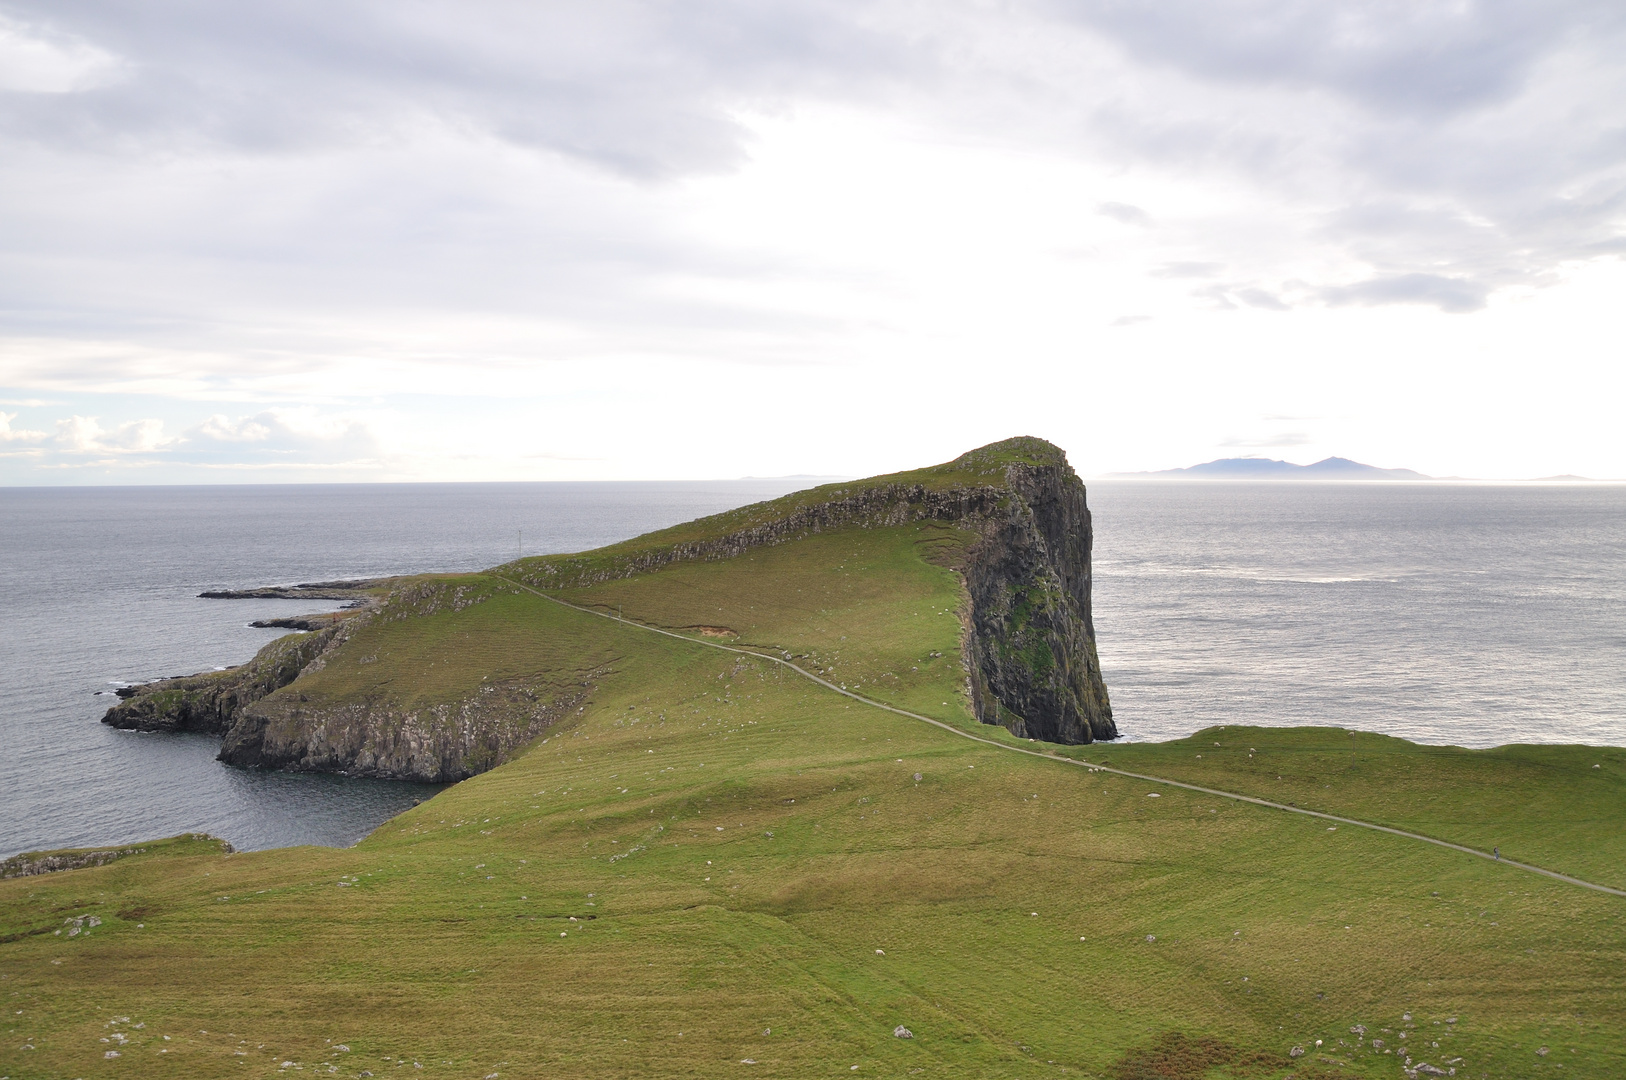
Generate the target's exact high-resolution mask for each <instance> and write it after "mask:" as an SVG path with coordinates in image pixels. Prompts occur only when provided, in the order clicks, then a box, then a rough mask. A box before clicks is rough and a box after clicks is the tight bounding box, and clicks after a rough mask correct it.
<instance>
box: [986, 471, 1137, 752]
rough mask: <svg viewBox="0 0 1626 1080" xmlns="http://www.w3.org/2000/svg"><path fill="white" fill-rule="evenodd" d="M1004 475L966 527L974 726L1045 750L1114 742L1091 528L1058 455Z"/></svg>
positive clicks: (1077, 487) (1080, 490)
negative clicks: (972, 530)
mask: <svg viewBox="0 0 1626 1080" xmlns="http://www.w3.org/2000/svg"><path fill="white" fill-rule="evenodd" d="M1056 455H1057V457H1058V458H1059V459H1060V460H1058V461H1056V462H1055V463H1053V464H1048V465H1040V466H1030V465H1013V466H1011V467H1009V468H1008V469H1007V470H1006V476H1007V483H1008V484H1009V490H1010V493H1011V494H1010V496H1009V497H1007V498H1006V499H1004V500H1002V501H1001V503H1000V505H999V507H998V509H997V510H996V511H995V512H994V513H991V514H988V515H986V516H984V517H983V518H982V519H981V520H980V521H978V522H976V523H975V524H976V525H977V526H978V531H979V532H980V533H981V537H982V538H981V540H980V541H979V542H978V543H976V544H974V545H973V546H972V547H971V549H970V551H969V552H967V559H966V568H965V583H966V590H967V591H968V592H969V593H970V596H971V626H970V628H969V630H970V632H969V633H968V634H967V635H966V642H965V650H966V654H967V657H966V660H967V662H966V669H967V671H968V672H969V673H970V683H971V685H970V693H971V700H972V704H973V707H974V708H975V710H976V714H977V718H978V719H979V720H981V721H983V722H984V723H997V724H1002V725H1004V726H1005V727H1007V728H1009V729H1010V730H1011V731H1012V732H1013V733H1014V734H1017V735H1020V736H1023V737H1026V738H1031V739H1043V740H1045V741H1046V742H1059V743H1087V742H1094V741H1095V740H1097V739H1111V738H1114V737H1115V736H1116V735H1117V733H1118V731H1117V728H1116V726H1115V725H1114V724H1113V722H1112V706H1111V703H1110V702H1109V700H1108V698H1107V688H1106V683H1105V682H1104V681H1103V680H1102V677H1101V663H1100V660H1099V658H1098V657H1097V655H1096V648H1095V623H1094V619H1093V617H1092V615H1091V609H1090V583H1091V575H1090V547H1091V543H1092V539H1093V536H1092V528H1091V522H1090V511H1089V507H1088V505H1087V504H1086V503H1085V492H1084V484H1083V483H1082V482H1081V481H1080V480H1079V478H1078V476H1077V474H1076V473H1074V472H1073V470H1072V468H1071V467H1070V466H1068V465H1067V462H1066V459H1065V457H1062V456H1061V452H1060V451H1059V450H1058V451H1056Z"/></svg>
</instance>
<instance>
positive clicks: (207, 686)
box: [102, 623, 348, 735]
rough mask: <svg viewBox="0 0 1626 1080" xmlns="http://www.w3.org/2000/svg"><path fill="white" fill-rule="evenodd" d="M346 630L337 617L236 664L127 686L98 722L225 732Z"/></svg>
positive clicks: (145, 728)
mask: <svg viewBox="0 0 1626 1080" xmlns="http://www.w3.org/2000/svg"><path fill="white" fill-rule="evenodd" d="M347 630H348V627H347V626H345V624H343V623H341V624H339V625H338V626H334V627H332V628H330V629H327V630H323V631H320V632H318V633H314V634H290V635H288V636H287V637H281V638H278V639H277V640H275V641H273V642H271V644H269V645H267V646H266V647H265V648H263V649H261V650H260V651H259V652H258V653H257V654H255V656H254V659H253V660H250V661H249V662H248V663H246V664H244V665H243V666H241V667H235V668H229V669H227V670H225V671H209V672H205V673H203V674H201V675H189V676H185V677H183V678H179V679H161V680H159V681H158V682H153V683H147V684H145V685H143V686H137V687H132V688H131V689H130V691H128V693H129V695H130V696H129V699H128V700H126V701H122V702H120V703H119V704H117V705H115V706H113V707H112V708H111V709H109V710H107V715H106V716H104V717H102V723H104V724H107V725H109V726H111V727H116V728H123V729H124V730H126V731H197V732H202V733H204V734H206V735H225V734H226V732H227V731H229V730H230V729H231V726H232V724H234V723H235V722H236V721H237V718H238V716H239V715H240V714H241V712H242V710H243V709H244V708H245V707H247V706H249V705H251V704H253V703H254V702H256V701H259V700H260V699H261V698H263V697H265V696H267V695H268V694H271V693H272V692H274V691H276V690H279V689H281V688H282V687H284V686H287V685H288V684H289V683H291V682H293V681H294V680H295V679H297V678H299V676H300V674H301V673H302V672H304V671H305V669H306V668H308V667H309V666H310V665H311V663H312V662H313V661H315V660H316V658H317V657H319V656H321V655H322V654H323V653H324V652H326V651H327V650H328V649H329V648H331V647H332V646H334V645H335V644H338V643H339V642H341V641H343V640H344V636H346V631H347ZM122 693H123V692H121V696H122Z"/></svg>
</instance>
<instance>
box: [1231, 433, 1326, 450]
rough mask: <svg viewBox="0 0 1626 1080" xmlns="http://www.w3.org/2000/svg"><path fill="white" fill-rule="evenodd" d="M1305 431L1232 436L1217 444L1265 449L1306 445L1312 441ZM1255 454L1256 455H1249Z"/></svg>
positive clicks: (1236, 447)
mask: <svg viewBox="0 0 1626 1080" xmlns="http://www.w3.org/2000/svg"><path fill="white" fill-rule="evenodd" d="M1314 441H1315V440H1314V439H1312V438H1311V437H1310V436H1309V435H1308V434H1307V433H1305V432H1302V431H1288V432H1283V433H1281V434H1279V435H1262V436H1251V437H1241V436H1233V437H1232V438H1229V439H1226V440H1225V441H1223V442H1221V443H1220V444H1219V445H1221V446H1223V447H1226V448H1227V449H1232V448H1235V449H1266V448H1271V447H1278V446H1307V445H1309V444H1310V443H1312V442H1314ZM1249 456H1256V455H1249Z"/></svg>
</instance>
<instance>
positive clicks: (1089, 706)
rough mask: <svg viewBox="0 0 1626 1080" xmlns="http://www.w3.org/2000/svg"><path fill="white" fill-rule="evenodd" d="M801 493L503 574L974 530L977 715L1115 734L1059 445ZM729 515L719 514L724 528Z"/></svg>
mask: <svg viewBox="0 0 1626 1080" xmlns="http://www.w3.org/2000/svg"><path fill="white" fill-rule="evenodd" d="M808 495H809V496H813V495H816V496H818V497H817V498H804V499H802V500H801V502H800V505H793V506H791V507H788V508H787V509H785V510H784V512H782V513H776V514H773V515H771V516H767V517H766V518H765V519H763V520H757V521H752V522H750V523H748V524H744V525H743V526H742V527H739V528H733V529H727V528H724V529H722V530H719V532H720V535H713V536H703V537H698V538H695V539H679V540H677V541H676V542H674V543H670V544H661V545H657V546H644V547H641V548H638V547H634V548H633V549H632V550H618V549H617V548H611V549H607V552H608V553H605V554H601V553H588V554H586V555H582V556H563V557H554V558H548V559H533V560H524V561H522V562H519V563H514V564H510V565H509V566H507V567H504V568H503V572H504V573H506V574H509V575H510V576H513V577H515V578H516V579H518V580H522V581H525V582H526V583H527V584H529V585H531V586H533V587H535V588H538V589H558V588H578V587H581V586H586V585H592V584H596V583H598V582H601V581H607V580H610V579H612V578H618V577H631V576H633V575H635V574H642V573H647V572H649V571H652V570H658V569H660V568H661V567H663V566H669V565H671V564H673V563H677V562H683V561H687V560H691V559H728V558H732V557H734V556H736V555H739V554H741V553H742V552H744V551H747V550H749V549H751V548H754V547H760V546H765V545H771V544H780V543H785V542H787V541H791V540H795V539H798V538H799V537H804V536H808V535H811V534H814V533H820V532H827V531H830V530H833V529H845V528H854V527H857V528H878V527H882V526H888V525H902V524H905V523H907V522H910V521H918V520H921V519H933V520H937V521H945V522H951V523H954V524H957V525H960V526H963V527H965V528H967V529H970V530H971V531H973V532H975V533H976V534H977V536H978V540H977V542H976V543H974V544H972V545H971V547H970V548H969V549H968V550H967V552H966V557H965V564H964V567H963V570H964V573H965V584H966V590H967V592H968V593H969V594H970V599H971V619H970V625H969V626H968V627H967V633H966V637H965V641H964V649H965V653H966V657H965V659H966V670H967V671H968V672H970V685H969V686H968V687H967V691H968V693H969V695H970V697H971V701H972V705H973V708H974V709H975V711H976V715H977V719H979V720H981V721H982V722H983V723H986V724H1001V725H1003V726H1005V727H1007V728H1009V729H1010V730H1011V731H1012V732H1013V733H1015V734H1017V735H1021V736H1023V737H1025V738H1032V739H1043V740H1045V741H1046V742H1058V743H1088V742H1094V741H1095V740H1097V739H1111V738H1115V737H1117V734H1118V730H1117V727H1116V726H1115V725H1114V724H1113V722H1112V706H1111V703H1110V701H1109V700H1108V697H1107V688H1106V683H1105V682H1104V681H1103V680H1102V677H1101V664H1100V660H1099V659H1098V658H1097V655H1096V648H1095V622H1094V619H1093V617H1092V613H1091V609H1090V584H1091V576H1090V549H1091V546H1092V544H1093V540H1094V534H1093V531H1092V525H1091V521H1090V510H1089V506H1088V505H1087V503H1086V501H1085V490H1084V483H1083V481H1081V480H1080V479H1079V478H1078V474H1077V473H1075V472H1074V471H1073V469H1072V466H1070V465H1069V464H1068V463H1067V455H1066V454H1065V453H1063V452H1062V451H1061V449H1060V448H1058V447H1056V446H1053V445H1052V444H1050V443H1048V442H1045V441H1044V440H1043V439H1035V438H1025V437H1024V438H1016V439H1007V440H1005V441H1004V442H999V443H993V444H991V445H989V446H985V447H982V448H980V449H978V450H973V451H971V452H970V453H967V454H964V455H962V456H961V457H959V458H956V459H955V460H954V461H951V462H948V463H947V464H945V465H940V466H937V467H936V468H933V469H924V470H920V471H919V472H917V473H909V474H902V476H900V477H899V478H897V479H893V478H889V477H878V478H876V479H874V480H869V481H860V482H857V483H854V484H851V485H839V484H837V485H828V486H827V487H824V488H819V489H815V491H814V492H811V493H808ZM780 502H781V503H782V502H784V500H781V501H780ZM779 505H780V503H770V504H767V506H768V507H776V506H779ZM748 509H749V508H748ZM732 516H733V515H727V514H725V515H718V517H717V518H716V519H713V520H715V521H717V522H718V523H719V524H726V523H728V519H729V518H730V517H732ZM660 535H661V534H656V536H660ZM651 539H653V537H652V538H651ZM627 547H628V545H618V548H621V549H625V548H627Z"/></svg>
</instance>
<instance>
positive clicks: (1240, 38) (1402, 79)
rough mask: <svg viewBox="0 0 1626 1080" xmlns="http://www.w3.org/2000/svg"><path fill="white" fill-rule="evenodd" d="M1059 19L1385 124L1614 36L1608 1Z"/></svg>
mask: <svg viewBox="0 0 1626 1080" xmlns="http://www.w3.org/2000/svg"><path fill="white" fill-rule="evenodd" d="M1047 7H1048V10H1050V11H1052V12H1054V13H1055V14H1056V15H1057V16H1058V17H1059V18H1062V19H1064V20H1067V21H1071V22H1075V23H1078V24H1081V25H1084V26H1088V27H1089V28H1091V29H1092V30H1095V31H1097V32H1099V33H1102V34H1104V35H1106V36H1108V37H1110V38H1111V39H1112V40H1113V41H1115V42H1117V43H1119V44H1120V45H1122V46H1123V47H1124V48H1126V49H1127V50H1129V52H1130V53H1132V54H1133V55H1134V56H1136V57H1138V58H1140V59H1142V60H1145V61H1149V62H1151V63H1154V64H1158V65H1164V66H1168V67H1172V68H1175V69H1177V70H1179V71H1182V72H1185V73H1187V74H1190V75H1192V76H1195V77H1198V78H1201V79H1204V80H1214V81H1219V82H1229V83H1239V84H1247V85H1257V86H1266V87H1272V88H1290V87H1297V88H1302V89H1310V90H1318V91H1324V92H1327V93H1329V94H1334V95H1337V96H1339V97H1342V98H1345V99H1347V100H1350V101H1352V102H1355V103H1357V104H1359V105H1361V106H1362V107H1363V108H1366V109H1369V110H1372V111H1374V112H1377V113H1382V114H1385V115H1397V114H1398V115H1405V116H1418V117H1423V118H1435V117H1439V116H1442V115H1449V114H1453V113H1461V112H1464V111H1468V110H1472V109H1476V108H1484V107H1486V106H1488V105H1494V104H1497V103H1501V102H1505V101H1507V100H1508V99H1510V98H1511V97H1512V96H1514V95H1515V94H1517V93H1518V92H1519V91H1520V90H1521V89H1522V88H1523V87H1524V86H1525V84H1526V82H1527V80H1528V79H1529V78H1530V76H1531V73H1532V71H1533V70H1534V69H1535V68H1536V66H1537V65H1538V64H1539V63H1540V62H1541V60H1542V59H1543V58H1544V57H1545V56H1546V55H1548V54H1550V52H1551V51H1552V50H1554V49H1555V48H1558V47H1561V46H1563V45H1564V44H1566V43H1568V42H1570V41H1573V40H1574V39H1575V38H1577V37H1580V36H1583V35H1600V36H1605V35H1609V34H1612V33H1619V31H1620V30H1621V28H1622V25H1623V24H1626V10H1623V9H1622V8H1621V6H1620V5H1619V4H1617V3H1613V2H1612V0H1488V2H1479V3H1463V2H1459V0H1365V2H1362V3H1350V4H1324V3H1318V2H1316V0H1161V2H1159V3H1152V4H1124V3H1119V2H1116V0H1055V2H1053V3H1051V4H1049V5H1047Z"/></svg>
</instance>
